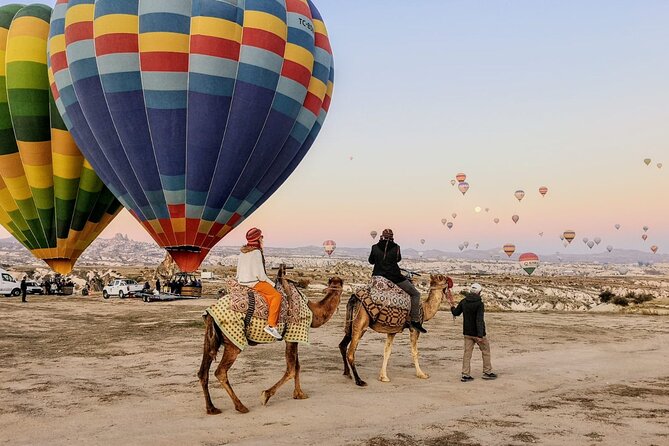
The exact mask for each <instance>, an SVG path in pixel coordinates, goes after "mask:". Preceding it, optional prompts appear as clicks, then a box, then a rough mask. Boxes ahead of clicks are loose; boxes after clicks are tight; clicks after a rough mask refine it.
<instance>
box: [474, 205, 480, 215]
mask: <svg viewBox="0 0 669 446" xmlns="http://www.w3.org/2000/svg"><path fill="white" fill-rule="evenodd" d="M474 212H476V213H477V214H479V213H480V212H481V207H480V206H476V207H475V208H474Z"/></svg>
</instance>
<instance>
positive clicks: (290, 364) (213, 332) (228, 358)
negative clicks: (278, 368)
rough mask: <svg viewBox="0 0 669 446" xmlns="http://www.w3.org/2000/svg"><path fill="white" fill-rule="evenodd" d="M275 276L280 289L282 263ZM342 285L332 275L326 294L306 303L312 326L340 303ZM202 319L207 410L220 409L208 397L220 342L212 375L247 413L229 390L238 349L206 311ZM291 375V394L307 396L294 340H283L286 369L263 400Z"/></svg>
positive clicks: (211, 412) (202, 369) (202, 375)
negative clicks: (217, 360)
mask: <svg viewBox="0 0 669 446" xmlns="http://www.w3.org/2000/svg"><path fill="white" fill-rule="evenodd" d="M277 280H281V284H282V285H283V289H288V281H287V279H286V277H285V271H284V268H283V267H282V268H281V269H279V275H278V278H277ZM342 289H343V281H342V280H341V279H340V278H338V277H333V278H331V279H330V280H329V281H328V286H327V288H326V289H325V291H326V295H325V297H324V298H323V299H322V300H321V301H319V302H309V303H308V306H309V309H310V310H311V312H312V314H313V318H312V321H311V328H319V327H321V326H322V325H323V324H325V323H326V322H327V321H329V320H330V318H331V317H332V315H333V314H334V313H335V311H336V310H337V307H338V306H339V302H340V300H341V294H342ZM204 323H205V329H204V350H203V354H202V364H201V365H200V371H199V372H198V374H197V376H198V378H199V379H200V384H201V385H202V391H203V392H204V400H205V403H206V406H207V414H209V415H217V414H220V413H221V411H220V409H217V408H216V407H215V406H214V404H213V403H212V401H211V396H210V395H209V369H210V367H211V363H212V362H213V361H215V360H216V354H217V353H218V350H219V348H220V347H221V345H223V357H222V358H221V362H220V364H219V365H218V367H217V368H216V372H214V375H215V376H216V378H218V381H219V382H220V383H221V385H222V386H223V388H224V389H225V390H226V391H227V392H228V395H229V396H230V398H231V399H232V402H233V403H234V405H235V409H236V410H237V411H238V412H241V413H248V411H249V410H248V408H247V407H246V406H245V405H244V404H242V402H241V401H240V400H239V398H238V397H237V395H236V394H235V392H234V390H232V386H230V382H229V381H228V370H230V368H231V367H232V365H233V364H234V363H235V360H236V359H237V356H238V355H239V353H240V352H241V350H240V349H239V347H237V346H236V345H235V344H233V343H232V342H231V341H230V340H229V339H228V338H227V337H225V335H224V334H223V333H222V332H221V330H220V328H218V326H217V325H216V322H215V321H214V319H213V318H212V317H211V316H210V315H209V314H207V315H206V316H205V317H204ZM251 345H252V344H251ZM291 378H294V379H295V390H294V391H293V398H294V399H299V400H302V399H307V398H308V396H307V394H306V393H304V392H303V391H302V388H301V387H300V361H299V358H298V352H297V342H286V372H285V373H284V374H283V377H281V379H280V380H279V381H278V382H277V383H276V384H274V385H273V386H272V387H270V388H269V389H267V390H265V391H263V392H262V394H261V401H262V404H263V405H266V404H267V403H268V401H269V399H270V398H271V397H272V396H274V394H275V393H276V392H277V390H278V389H279V387H281V386H282V385H283V384H284V383H285V382H286V381H288V380H289V379H291Z"/></svg>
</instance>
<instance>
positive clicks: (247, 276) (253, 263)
mask: <svg viewBox="0 0 669 446" xmlns="http://www.w3.org/2000/svg"><path fill="white" fill-rule="evenodd" d="M237 282H239V283H240V284H241V285H245V286H247V287H249V288H253V290H255V291H257V292H258V293H259V294H260V295H261V296H262V297H263V298H264V299H265V301H266V302H267V305H268V306H269V316H268V318H267V326H266V327H265V332H266V333H269V334H270V335H272V336H273V337H275V338H276V339H281V334H280V333H279V331H278V330H277V329H276V326H277V323H278V322H279V310H280V309H281V294H280V293H279V292H278V291H277V290H276V289H275V288H274V282H272V280H271V279H270V278H269V277H267V272H266V271H265V255H264V254H263V235H262V231H261V230H260V229H258V228H251V229H249V230H248V232H247V233H246V245H244V246H242V248H241V254H239V259H238V260H237Z"/></svg>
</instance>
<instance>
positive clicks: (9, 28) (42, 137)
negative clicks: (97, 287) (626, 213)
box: [0, 4, 121, 274]
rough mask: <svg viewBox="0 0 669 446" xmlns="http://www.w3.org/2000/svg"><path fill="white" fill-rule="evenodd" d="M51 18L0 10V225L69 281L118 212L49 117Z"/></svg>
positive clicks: (38, 11)
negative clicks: (85, 252)
mask: <svg viewBox="0 0 669 446" xmlns="http://www.w3.org/2000/svg"><path fill="white" fill-rule="evenodd" d="M51 13H52V10H51V8H49V7H48V6H45V5H38V4H35V5H30V6H26V7H21V6H19V5H7V6H2V7H0V28H1V32H0V66H1V67H2V69H1V70H0V84H1V85H2V88H3V90H2V94H0V224H2V226H3V227H4V228H5V229H7V231H8V232H9V233H10V234H11V235H12V236H13V237H14V238H16V239H17V240H18V241H19V242H20V243H21V244H22V245H23V246H24V247H26V248H27V249H28V250H30V252H31V253H32V254H33V255H34V256H35V257H37V258H38V259H42V260H44V261H45V262H46V263H47V264H48V265H49V266H50V267H51V268H52V269H53V270H54V271H56V272H58V273H61V274H68V273H70V272H71V271H72V268H73V267H74V264H75V262H76V261H77V259H78V258H79V256H80V255H81V254H82V253H83V251H84V250H85V249H86V248H87V247H88V246H89V245H90V244H91V242H93V240H95V238H97V236H98V235H99V234H100V233H101V232H102V230H103V229H104V228H105V227H106V226H107V225H108V224H109V223H110V222H111V221H112V220H113V219H114V217H115V216H116V214H117V213H118V212H119V211H120V210H121V204H120V203H119V202H118V201H117V200H116V199H115V198H114V195H113V194H112V193H111V192H110V191H109V189H107V188H106V187H104V185H103V184H102V181H100V179H99V178H98V176H97V175H96V174H95V172H94V171H93V168H92V167H91V165H90V164H89V163H88V161H87V160H85V159H84V157H83V156H82V154H81V152H80V151H79V148H78V147H77V145H76V144H75V143H74V141H73V140H72V135H70V133H69V132H68V131H67V128H66V126H65V124H64V123H63V120H62V119H61V117H60V115H59V114H58V112H57V111H56V109H55V105H54V98H53V97H52V95H51V94H50V86H49V71H48V67H47V58H46V50H47V39H48V37H49V36H48V32H49V19H50V17H51ZM5 87H6V90H5Z"/></svg>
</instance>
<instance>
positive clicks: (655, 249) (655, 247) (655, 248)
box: [650, 245, 659, 254]
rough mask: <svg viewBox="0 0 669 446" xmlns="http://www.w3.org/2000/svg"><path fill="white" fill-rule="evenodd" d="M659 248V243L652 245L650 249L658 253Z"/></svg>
mask: <svg viewBox="0 0 669 446" xmlns="http://www.w3.org/2000/svg"><path fill="white" fill-rule="evenodd" d="M658 249H659V248H658V247H657V245H653V246H651V247H650V250H651V251H653V254H657V250H658Z"/></svg>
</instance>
